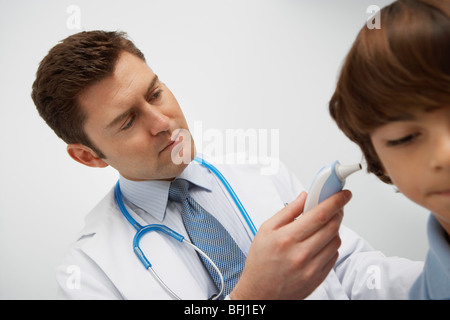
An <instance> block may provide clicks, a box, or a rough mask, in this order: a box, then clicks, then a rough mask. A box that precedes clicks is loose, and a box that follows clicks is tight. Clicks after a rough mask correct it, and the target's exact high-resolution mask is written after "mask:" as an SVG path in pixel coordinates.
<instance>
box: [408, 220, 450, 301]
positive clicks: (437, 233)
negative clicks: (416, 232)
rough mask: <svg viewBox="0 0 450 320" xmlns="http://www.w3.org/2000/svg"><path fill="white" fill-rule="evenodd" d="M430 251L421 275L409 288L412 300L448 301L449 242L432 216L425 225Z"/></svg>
mask: <svg viewBox="0 0 450 320" xmlns="http://www.w3.org/2000/svg"><path fill="white" fill-rule="evenodd" d="M427 233H428V242H429V246H430V249H429V251H428V253H427V258H426V260H425V266H424V269H423V272H422V274H421V275H420V276H419V278H418V279H417V281H416V282H415V283H414V285H413V286H412V288H411V291H410V293H409V297H410V299H413V300H419V299H420V300H422V299H423V300H449V299H450V242H449V237H448V235H447V233H446V232H445V230H444V228H442V226H441V225H440V224H439V222H438V221H437V220H436V218H435V217H434V216H433V215H430V218H429V219H428V224H427Z"/></svg>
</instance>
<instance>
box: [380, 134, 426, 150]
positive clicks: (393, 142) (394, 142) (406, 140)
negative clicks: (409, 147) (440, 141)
mask: <svg viewBox="0 0 450 320" xmlns="http://www.w3.org/2000/svg"><path fill="white" fill-rule="evenodd" d="M417 136H419V133H413V134H410V135H407V136H405V137H403V138H400V139H394V140H388V141H387V142H386V144H387V146H388V147H395V146H400V145H406V144H408V143H410V142H411V141H412V140H414V139H415V138H416V137H417Z"/></svg>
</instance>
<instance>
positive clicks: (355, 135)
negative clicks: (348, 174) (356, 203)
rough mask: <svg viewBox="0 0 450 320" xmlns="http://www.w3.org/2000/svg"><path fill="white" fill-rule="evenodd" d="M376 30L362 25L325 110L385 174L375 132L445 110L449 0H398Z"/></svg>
mask: <svg viewBox="0 0 450 320" xmlns="http://www.w3.org/2000/svg"><path fill="white" fill-rule="evenodd" d="M380 18H381V29H368V28H367V27H363V28H362V29H361V31H360V32H359V34H358V36H357V38H356V40H355V42H354V43H353V46H352V48H351V50H350V52H349V53H348V55H347V57H346V60H345V62H344V65H343V67H342V70H341V74H340V76H339V79H338V83H337V86H336V91H335V92H334V94H333V96H332V98H331V100H330V103H329V110H330V114H331V116H332V117H333V119H334V120H335V121H336V123H337V125H338V126H339V128H340V129H341V130H342V131H343V132H344V133H345V134H346V135H347V136H348V137H349V138H350V139H351V140H352V141H354V142H356V143H357V144H358V145H359V147H360V148H361V150H362V151H363V153H364V156H365V159H366V161H367V166H368V167H367V170H368V171H369V172H373V173H374V174H375V175H377V176H378V177H379V178H380V179H381V180H382V181H384V182H386V183H392V182H391V180H390V178H389V177H388V176H386V175H385V174H384V170H383V166H382V163H381V161H380V160H379V158H378V156H377V154H376V152H375V150H374V147H373V145H372V142H371V139H370V133H371V132H373V130H374V129H376V128H377V127H380V126H382V125H384V124H387V123H389V122H391V121H393V120H395V119H396V118H398V117H399V116H402V115H403V116H404V115H405V114H412V113H414V112H416V111H417V110H425V109H427V108H430V107H442V106H447V107H450V0H421V1H420V0H399V1H396V2H394V3H392V4H391V5H389V6H387V7H385V8H383V9H382V10H381V12H380Z"/></svg>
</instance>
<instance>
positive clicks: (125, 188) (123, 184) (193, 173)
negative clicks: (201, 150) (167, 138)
mask: <svg viewBox="0 0 450 320" xmlns="http://www.w3.org/2000/svg"><path fill="white" fill-rule="evenodd" d="M176 178H180V179H185V180H188V181H189V182H191V183H193V184H195V185H197V186H199V187H201V188H203V189H206V190H208V191H211V188H212V182H213V181H212V180H211V177H210V175H209V171H208V169H206V168H205V167H203V166H201V165H200V164H198V163H196V162H195V161H192V162H191V163H190V164H189V165H188V166H187V167H186V168H185V169H184V170H183V172H182V173H181V174H180V175H179V176H178V177H176ZM119 181H120V190H121V192H122V196H123V197H124V198H125V199H126V200H128V201H129V202H131V203H132V204H134V205H135V206H137V207H139V208H141V209H142V210H144V211H145V212H147V213H148V214H150V215H152V216H153V217H154V218H156V219H157V220H159V221H163V220H164V216H165V213H166V207H167V200H168V197H169V188H170V181H163V180H147V181H132V180H128V179H126V178H124V177H123V176H120V178H119Z"/></svg>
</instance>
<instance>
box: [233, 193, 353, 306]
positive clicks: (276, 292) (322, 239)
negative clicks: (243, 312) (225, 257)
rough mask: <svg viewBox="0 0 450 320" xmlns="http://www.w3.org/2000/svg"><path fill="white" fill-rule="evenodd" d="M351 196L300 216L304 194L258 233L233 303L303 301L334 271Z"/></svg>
mask: <svg viewBox="0 0 450 320" xmlns="http://www.w3.org/2000/svg"><path fill="white" fill-rule="evenodd" d="M350 199H351V192H350V191H348V190H344V191H341V192H339V193H337V194H335V195H333V196H331V197H330V198H328V199H327V200H325V201H323V202H322V203H320V204H319V205H317V206H316V207H315V208H313V209H311V210H310V211H308V212H305V213H304V214H303V215H302V216H301V217H299V218H298V219H295V218H297V217H298V216H299V215H300V214H301V213H302V212H303V207H304V205H305V200H306V192H303V193H301V194H300V195H299V196H298V198H297V199H296V200H294V201H293V202H291V203H290V204H289V205H287V206H286V207H285V208H283V209H282V210H281V211H279V212H278V213H277V214H276V215H274V216H273V217H272V218H270V219H269V220H267V221H266V222H265V223H264V224H263V225H262V226H261V228H260V229H259V231H258V233H257V234H256V236H255V239H254V240H253V243H252V245H251V247H250V250H249V253H248V256H247V260H246V263H245V267H244V270H243V272H242V276H241V278H240V280H239V282H238V283H237V285H236V287H235V288H234V290H233V291H232V292H231V294H230V298H231V299H262V300H264V299H266V300H267V299H271V300H274V299H303V298H306V297H307V296H308V295H309V294H311V293H312V291H314V289H315V288H316V287H317V286H318V285H319V284H320V283H322V281H323V280H324V279H325V278H326V276H327V275H328V273H329V272H330V270H331V269H332V268H333V266H334V264H335V263H336V260H337V257H338V251H337V250H338V248H339V246H340V244H341V240H340V238H339V226H340V224H341V222H342V218H343V207H344V205H345V204H347V202H348V201H349V200H350Z"/></svg>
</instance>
